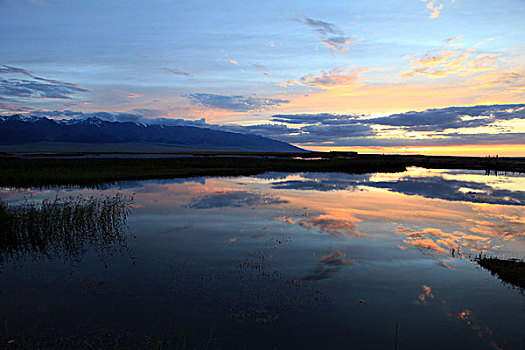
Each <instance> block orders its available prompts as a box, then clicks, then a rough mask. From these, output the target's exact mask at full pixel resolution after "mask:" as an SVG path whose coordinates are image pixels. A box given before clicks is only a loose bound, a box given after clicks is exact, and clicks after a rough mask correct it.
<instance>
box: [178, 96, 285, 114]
mask: <svg viewBox="0 0 525 350" xmlns="http://www.w3.org/2000/svg"><path fill="white" fill-rule="evenodd" d="M183 96H184V97H187V98H189V99H190V100H191V101H192V102H194V103H197V104H200V105H202V106H204V107H208V108H220V109H225V110H228V111H233V112H251V111H260V110H264V109H270V108H275V107H278V106H280V105H281V104H285V103H288V102H290V101H289V100H283V99H276V98H263V97H256V96H242V95H234V96H230V95H217V94H205V93H195V94H189V95H183Z"/></svg>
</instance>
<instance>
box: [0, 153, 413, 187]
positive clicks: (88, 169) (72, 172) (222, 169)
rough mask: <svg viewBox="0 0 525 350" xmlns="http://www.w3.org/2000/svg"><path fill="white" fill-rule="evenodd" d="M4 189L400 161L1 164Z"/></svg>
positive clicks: (344, 168) (363, 167)
mask: <svg viewBox="0 0 525 350" xmlns="http://www.w3.org/2000/svg"><path fill="white" fill-rule="evenodd" d="M0 170H1V171H0V186H17V187H19V186H51V185H96V184H100V183H107V182H114V181H123V180H141V179H161V178H182V177H194V176H237V175H256V174H260V173H264V172H266V171H282V172H306V171H310V172H346V173H369V172H398V171H404V170H405V164H404V162H403V161H402V160H392V161H389V162H384V161H381V160H380V159H372V158H371V159H361V158H355V159H323V160H296V159H265V158H230V157H204V158H201V157H195V158H151V159H150V158H131V159H129V158H126V159H110V158H101V159H93V158H85V159H78V158H77V159H58V158H53V159H37V158H31V159H19V158H9V157H4V158H0Z"/></svg>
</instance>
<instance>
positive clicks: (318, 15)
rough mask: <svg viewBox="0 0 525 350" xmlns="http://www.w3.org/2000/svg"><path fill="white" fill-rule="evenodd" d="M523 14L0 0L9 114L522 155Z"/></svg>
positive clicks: (365, 146) (441, 2) (0, 102)
mask: <svg viewBox="0 0 525 350" xmlns="http://www.w3.org/2000/svg"><path fill="white" fill-rule="evenodd" d="M523 18H525V1H523V0H501V1H481V0H405V1H398V0H396V1H394V0H392V1H375V0H369V1H350V0H345V1H264V2H263V1H159V0H152V1H145V0H142V1H139V0H126V1H118V2H117V1H110V0H91V1H78V0H32V1H30V0H0V43H1V46H0V115H10V114H15V113H24V114H30V115H36V116H47V117H49V118H72V117H87V116H92V115H96V116H99V117H101V118H104V119H108V120H126V121H140V120H144V119H143V118H171V119H174V120H172V121H170V120H164V119H162V122H164V123H168V124H170V123H171V124H188V125H195V126H207V127H212V128H216V129H220V130H230V131H237V132H251V133H255V134H259V135H263V136H267V137H270V138H273V139H277V140H282V141H286V142H290V143H292V144H294V145H298V146H300V147H303V148H306V149H311V150H358V151H361V152H385V153H411V152H414V153H425V154H464V155H483V156H484V155H489V154H490V155H495V154H499V155H508V156H525V26H524V24H523V23H524V21H523ZM99 112H104V113H99Z"/></svg>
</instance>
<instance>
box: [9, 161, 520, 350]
mask: <svg viewBox="0 0 525 350" xmlns="http://www.w3.org/2000/svg"><path fill="white" fill-rule="evenodd" d="M117 193H120V194H119V195H118V196H120V197H117ZM57 196H58V198H73V199H71V200H69V202H67V201H66V202H60V203H57V204H53V203H54V202H53V200H54V198H56V197H57ZM91 196H94V198H106V199H103V200H105V201H106V202H98V201H96V202H90V200H87V201H86V200H85V199H82V198H88V199H89V198H90V197H91ZM132 196H133V203H131V202H130V201H129V200H128V199H129V198H131V197H132ZM0 198H1V199H2V200H3V202H4V203H6V205H4V206H3V207H2V208H3V209H2V210H3V211H2V213H4V214H2V215H6V214H5V213H7V215H8V217H18V218H19V219H16V220H18V221H16V220H15V221H13V222H18V223H17V224H13V223H11V224H10V225H11V226H8V227H11V228H10V229H8V230H7V231H6V232H11V233H10V234H9V235H8V236H6V237H8V238H9V239H7V238H6V239H5V242H7V243H4V246H3V247H2V253H1V254H2V259H3V261H7V260H9V259H13V257H15V256H19V257H20V256H22V258H19V259H18V260H17V261H18V262H19V264H20V265H22V266H23V268H22V269H18V268H15V269H11V268H9V266H8V264H3V265H2V264H0V275H1V278H2V281H3V282H2V284H1V285H0V310H2V311H1V312H2V314H0V317H3V318H4V320H6V322H8V324H9V330H8V332H6V331H2V332H0V333H1V338H0V341H2V342H4V343H3V344H5V342H7V341H10V340H13V341H14V342H16V343H17V344H19V345H20V347H23V346H25V345H26V343H27V342H28V341H29V340H31V341H34V342H36V343H45V344H50V345H49V346H50V347H53V348H60V347H62V348H68V347H75V346H84V347H87V346H92V347H98V348H101V347H102V348H104V347H105V348H116V347H118V346H120V347H126V348H150V347H155V346H157V347H159V346H164V347H166V348H170V347H171V348H184V347H187V348H208V349H214V348H218V349H219V348H222V349H224V348H234V347H240V348H261V349H265V348H279V349H281V348H282V349H289V348H301V349H308V348H312V349H313V348H333V349H340V348H357V349H359V348H365V349H369V348H371V349H376V348H378V349H379V348H392V347H394V340H395V344H396V346H397V347H398V348H399V349H402V348H433V349H443V348H447V349H469V348H476V349H491V348H493V349H498V348H504V349H520V348H522V347H523V344H524V343H525V339H524V335H523V332H522V330H523V329H524V328H525V321H524V320H523V317H522V311H523V301H524V299H523V297H524V294H523V292H522V291H521V290H518V289H515V288H509V286H508V285H505V284H502V283H501V282H500V281H499V280H498V279H497V278H496V277H494V276H492V275H491V274H490V272H488V271H486V270H484V269H481V268H479V267H477V264H476V263H475V262H474V261H471V260H470V259H469V258H470V257H472V256H477V255H479V254H480V253H481V252H483V254H489V255H494V256H499V257H508V258H523V256H524V254H525V221H524V218H523V214H524V210H523V209H524V204H525V177H523V176H519V175H513V176H497V177H496V176H485V175H484V173H483V172H476V171H453V170H426V169H419V168H411V169H409V170H408V171H407V172H404V173H399V174H387V173H378V174H367V175H349V174H338V173H298V174H290V173H266V174H263V175H259V176H250V177H229V178H195V179H185V180H184V179H177V180H158V181H157V180H152V181H134V182H123V183H120V184H119V185H118V186H115V187H113V188H112V187H108V188H106V189H104V190H99V191H95V190H89V189H84V188H56V189H46V190H40V189H14V188H10V189H3V190H0ZM28 198H30V200H28ZM74 198H79V199H74ZM44 200H47V202H46V203H48V204H49V205H50V208H53V210H54V211H56V214H54V215H55V216H54V217H57V218H62V219H64V218H65V220H62V221H61V220H47V219H46V220H44V218H45V217H46V216H45V215H44V214H43V213H44V212H43V211H42V210H43V208H45V207H46V206H45V205H40V204H36V205H33V206H29V207H26V209H22V208H24V206H21V204H23V203H27V202H28V201H29V202H31V203H42V201H44ZM115 201H116V202H118V203H119V204H118V205H116V206H114V207H112V206H111V205H109V204H110V203H115ZM104 203H106V204H104ZM64 204H65V205H64ZM46 205H47V204H46ZM68 207H70V208H79V209H78V213H84V214H82V215H85V216H84V217H87V218H88V220H87V223H85V222H84V220H76V221H75V219H74V218H77V217H80V216H82V215H81V214H78V213H77V214H73V213H75V210H73V209H66V208H68ZM110 207H111V208H114V209H115V210H114V211H113V212H111V211H108V208H110ZM16 208H18V209H16ZM88 208H95V209H89V210H88ZM67 210H69V211H67ZM128 210H130V212H129V215H128ZM21 213H25V214H24V215H26V214H28V213H32V214H31V215H32V217H35V218H36V219H35V220H34V221H31V220H28V221H26V220H25V219H23V217H24V216H23V215H22V214H21ZM68 213H70V214H68ZM88 213H90V214H88ZM20 215H22V216H20ZM31 215H30V216H31ZM30 216H28V217H30ZM39 220H40V223H44V222H45V223H46V224H45V225H44V226H45V227H44V228H42V227H40V225H37V224H35V223H38V222H39ZM90 220H91V221H90ZM47 223H49V225H48V224H47ZM24 225H25V226H24ZM15 227H16V229H15ZM24 227H26V228H24ZM20 228H22V229H20ZM128 230H129V232H128ZM15 232H16V234H15ZM28 232H36V234H28ZM88 232H90V233H88ZM21 237H22V238H23V239H22V238H21ZM29 237H36V239H30V238H29ZM131 237H133V238H131ZM10 242H11V243H10ZM12 242H14V243H12ZM100 247H102V248H103V249H102V251H110V252H112V251H115V247H125V248H126V249H128V250H129V254H131V255H132V256H133V261H130V259H129V257H127V256H123V255H121V254H113V255H112V254H104V261H103V262H101V261H100V259H97V257H98V255H100V254H98V253H97V249H98V248H100ZM108 248H111V249H108ZM117 250H118V249H117ZM35 252H36V253H37V254H43V255H44V256H47V257H49V256H53V257H55V256H59V255H61V254H62V255H64V256H83V257H84V258H83V259H54V258H53V259H48V258H46V259H41V260H39V261H38V262H37V263H35V262H34V261H32V260H31V259H29V260H28V259H24V258H23V257H24V256H27V255H32V254H34V253H35ZM17 254H18V255H17ZM86 305H89V307H86ZM49 320H53V321H52V322H49ZM35 330H38V331H35ZM28 339H29V340H28ZM430 339H431V341H430ZM32 344H33V343H32ZM79 344H81V345H79Z"/></svg>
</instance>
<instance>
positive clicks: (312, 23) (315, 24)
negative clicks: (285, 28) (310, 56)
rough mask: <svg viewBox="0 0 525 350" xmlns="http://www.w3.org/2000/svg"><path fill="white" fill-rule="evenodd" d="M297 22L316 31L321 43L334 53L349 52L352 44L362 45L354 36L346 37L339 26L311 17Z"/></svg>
mask: <svg viewBox="0 0 525 350" xmlns="http://www.w3.org/2000/svg"><path fill="white" fill-rule="evenodd" d="M297 21H298V22H299V23H302V24H305V25H307V26H308V27H310V28H311V29H313V30H314V31H316V32H317V33H318V34H319V35H320V36H321V42H322V43H324V44H325V45H326V47H328V48H329V49H330V50H332V52H336V53H337V52H338V53H342V52H345V51H347V50H349V45H350V44H359V43H361V41H360V40H357V39H354V38H353V36H351V35H350V36H348V35H346V34H345V33H344V32H343V30H342V29H341V28H340V27H339V26H337V25H335V24H333V23H330V22H325V21H322V20H319V19H312V18H309V17H304V18H302V19H298V20H297Z"/></svg>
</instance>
